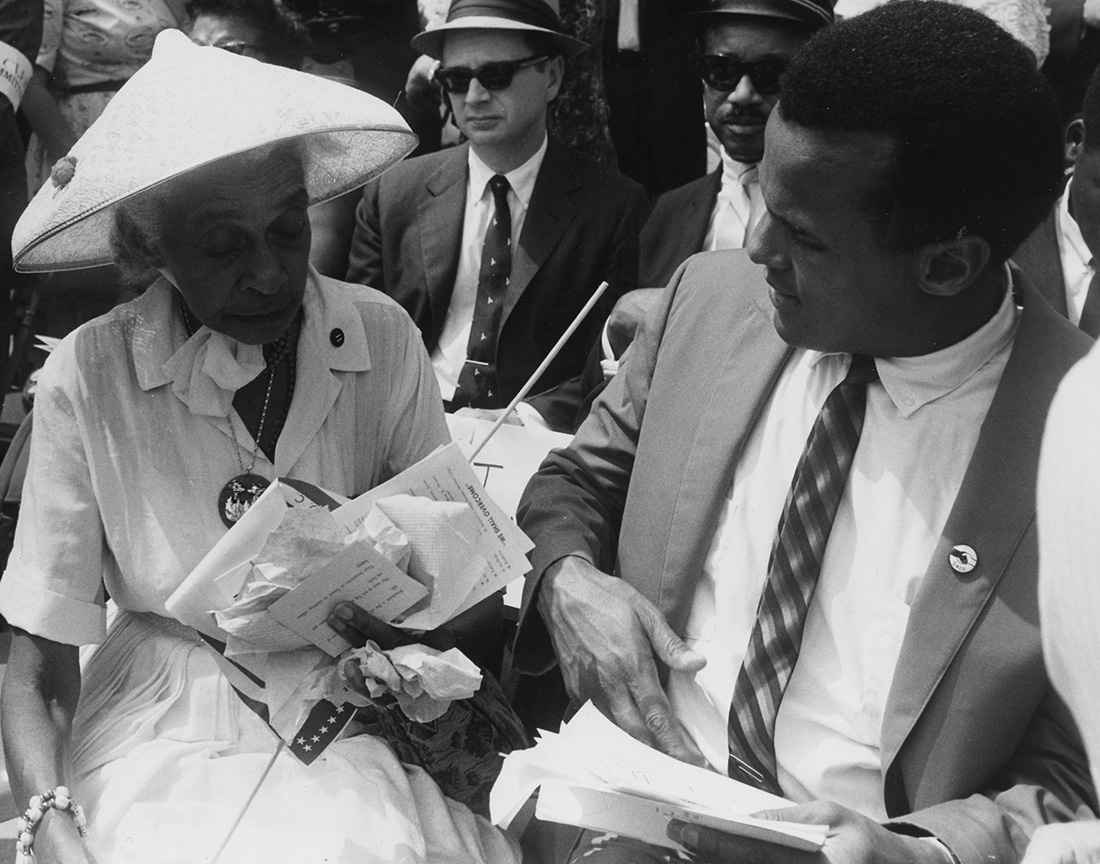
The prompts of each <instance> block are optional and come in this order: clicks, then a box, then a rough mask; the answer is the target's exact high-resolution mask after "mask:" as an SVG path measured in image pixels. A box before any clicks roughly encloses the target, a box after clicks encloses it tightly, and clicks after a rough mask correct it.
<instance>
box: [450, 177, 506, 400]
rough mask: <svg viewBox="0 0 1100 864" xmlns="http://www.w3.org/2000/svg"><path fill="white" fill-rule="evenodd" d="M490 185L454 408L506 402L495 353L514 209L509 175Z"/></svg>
mask: <svg viewBox="0 0 1100 864" xmlns="http://www.w3.org/2000/svg"><path fill="white" fill-rule="evenodd" d="M489 188H490V189H491V190H492V192H493V203H494V205H495V207H494V210H493V216H492V218H491V219H490V220H489V226H488V228H486V230H485V245H484V246H483V247H482V249H481V269H480V271H479V272H478V277H477V299H476V300H475V301H474V317H473V321H472V323H471V324H470V341H469V342H468V343H467V344H466V364H465V365H464V366H463V367H462V372H461V373H460V374H459V376H458V389H457V390H455V395H454V399H452V400H451V405H452V406H453V407H455V408H462V407H464V406H466V405H469V406H471V407H474V408H501V407H503V406H504V401H503V400H502V398H501V393H500V385H499V383H498V382H497V368H496V354H497V336H498V335H499V334H500V316H501V310H502V309H503V308H504V292H505V291H507V290H508V279H509V277H510V276H511V274H512V239H511V237H512V213H511V211H510V210H509V209H508V179H507V178H506V177H504V176H503V175H502V174H497V175H495V176H494V177H493V178H492V179H491V180H490V181H489Z"/></svg>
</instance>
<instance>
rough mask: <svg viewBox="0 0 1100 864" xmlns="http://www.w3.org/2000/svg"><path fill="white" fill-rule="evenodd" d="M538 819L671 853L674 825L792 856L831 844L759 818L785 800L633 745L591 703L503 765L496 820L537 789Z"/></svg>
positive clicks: (812, 832) (819, 831)
mask: <svg viewBox="0 0 1100 864" xmlns="http://www.w3.org/2000/svg"><path fill="white" fill-rule="evenodd" d="M540 787H541V789H540V792H539V798H538V805H537V807H536V810H535V815H536V816H538V817H539V818H540V819H544V820H547V821H551V822H564V823H566V824H570V825H578V826H580V827H584V828H590V829H593V830H596V831H609V832H613V833H616V834H622V835H625V836H627V837H634V838H637V839H639V840H642V841H644V842H647V843H652V844H655V845H658V846H663V847H665V848H670V849H681V848H683V847H682V846H681V845H680V844H679V843H678V842H677V841H675V840H673V839H671V838H670V837H669V836H668V834H667V833H666V832H667V826H668V825H669V823H670V821H671V820H675V819H678V820H682V821H686V822H689V823H690V824H691V825H692V827H694V826H696V825H706V826H710V827H718V828H722V829H724V830H726V831H732V832H735V833H737V834H739V835H743V836H750V837H756V838H758V839H759V840H761V841H766V842H764V843H762V844H761V845H768V846H770V845H771V844H783V845H785V846H787V847H790V848H789V849H788V851H790V849H797V850H802V852H801V854H802V855H805V853H806V852H807V851H810V852H813V851H817V850H819V849H821V846H822V843H823V842H825V834H826V828H825V826H824V825H820V824H816V825H815V824H788V823H786V822H780V821H773V820H769V819H760V818H756V817H755V816H753V814H756V813H758V812H760V811H762V810H767V811H770V810H775V809H776V808H782V807H785V806H788V805H789V804H790V802H789V801H786V800H785V799H783V798H780V797H778V796H775V795H771V794H769V793H767V792H763V791H761V790H759V789H755V788H753V787H751V786H747V785H745V784H744V783H739V782H737V781H736V780H731V779H730V778H728V777H724V776H722V775H720V774H717V773H715V772H713V771H708V770H705V769H703V768H697V767H695V766H692V765H688V764H686V763H684V762H681V761H679V760H677V759H673V758H671V757H669V756H667V755H665V754H663V753H660V752H658V751H656V750H654V749H653V748H651V747H647V746H646V745H644V744H642V743H641V742H639V741H637V740H635V739H633V738H631V737H630V736H629V735H627V734H626V733H625V732H624V731H622V730H621V729H619V728H617V727H616V726H615V725H614V724H613V723H612V722H611V721H609V720H608V719H607V718H606V717H604V716H603V715H602V714H601V713H600V712H599V711H598V710H597V709H596V708H595V706H594V705H592V704H591V703H588V704H586V705H585V706H584V707H583V708H581V710H580V711H579V712H577V714H576V715H575V716H574V717H573V718H572V719H571V720H570V721H569V722H568V723H566V724H563V725H562V728H561V731H560V732H559V733H557V734H553V733H547V732H543V733H541V737H540V739H539V741H538V743H537V744H536V745H535V746H534V747H533V748H530V749H527V750H519V751H515V752H513V753H511V754H509V755H508V756H507V757H506V758H505V760H504V768H503V770H502V771H501V773H500V777H499V778H498V780H497V782H496V785H495V786H494V787H493V793H492V796H491V798H490V812H491V816H492V819H493V821H494V822H495V823H496V824H498V825H501V826H505V827H506V826H508V825H509V824H511V822H512V820H513V819H514V818H515V817H516V815H517V814H518V813H519V811H520V809H521V808H522V806H523V804H524V802H526V800H527V799H528V798H529V797H530V795H531V793H532V792H533V791H534V790H535V789H536V788H540Z"/></svg>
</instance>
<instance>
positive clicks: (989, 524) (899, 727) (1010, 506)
mask: <svg viewBox="0 0 1100 864" xmlns="http://www.w3.org/2000/svg"><path fill="white" fill-rule="evenodd" d="M1013 275H1014V280H1015V282H1016V284H1017V285H1018V286H1019V287H1020V289H1021V291H1020V293H1021V294H1022V299H1023V304H1024V313H1023V316H1022V319H1021V321H1020V325H1019V329H1018V331H1017V334H1016V339H1015V343H1014V345H1013V348H1012V353H1011V355H1010V356H1009V360H1008V363H1007V364H1006V366H1005V371H1004V374H1003V375H1002V377H1001V381H1000V384H999V385H998V387H997V391H996V393H995V394H994V397H993V401H992V403H991V404H990V407H989V412H988V414H987V415H986V418H985V421H984V422H983V424H982V429H981V433H980V434H979V436H978V442H977V444H976V446H975V449H974V455H973V456H972V457H971V459H970V465H969V466H968V468H967V470H966V475H965V476H964V478H963V484H962V487H961V488H960V490H959V494H958V497H957V498H956V500H955V504H954V506H953V507H952V509H951V514H950V516H949V517H948V520H947V524H946V526H945V527H944V531H943V534H942V535H941V537H940V541H939V543H938V544H937V546H936V550H935V552H934V553H933V555H932V560H931V563H930V564H929V567H928V570H927V572H926V573H925V576H924V580H923V582H922V583H921V587H920V590H919V592H918V593H917V596H916V598H915V600H914V602H913V606H912V609H911V612H910V616H909V626H908V628H907V630H906V633H905V638H904V641H903V642H902V647H901V653H900V656H899V659H898V665H897V669H896V672H895V676H894V682H895V683H894V686H893V688H892V689H891V691H890V696H889V699H888V700H887V705H886V713H885V719H884V722H883V727H882V765H883V774H884V776H885V775H886V774H887V772H888V771H889V769H890V765H891V763H892V762H893V761H894V759H895V757H896V756H897V755H898V751H899V750H900V749H901V747H902V745H903V744H904V742H905V739H906V738H907V736H908V735H909V733H910V732H911V731H912V729H913V727H914V725H915V724H916V722H917V721H918V719H919V717H920V714H921V712H922V711H923V710H924V708H925V706H926V705H927V703H928V701H929V700H930V699H931V697H932V694H933V691H934V690H935V688H936V686H937V684H938V683H939V682H940V680H941V679H942V678H943V676H944V673H945V672H946V671H947V668H948V666H949V665H950V664H951V661H952V660H953V659H954V657H955V655H956V653H957V652H958V651H959V648H960V647H961V646H962V644H963V642H964V641H965V639H966V637H967V635H968V634H969V633H970V631H971V629H972V628H973V626H974V624H975V622H976V620H977V618H978V616H979V615H980V613H981V611H982V609H983V608H984V607H985V605H986V603H987V602H988V601H989V599H990V596H991V595H992V594H993V592H994V590H995V589H996V587H997V583H998V582H999V581H1000V579H1001V576H1002V575H1003V573H1004V571H1005V567H1006V566H1007V564H1008V562H1009V560H1010V559H1011V558H1012V555H1013V553H1014V552H1015V550H1016V547H1017V545H1018V543H1019V542H1020V540H1021V538H1022V537H1023V535H1024V533H1025V531H1027V529H1028V527H1029V526H1030V525H1031V523H1032V521H1033V520H1034V518H1035V483H1036V475H1037V470H1038V459H1037V444H1036V442H1037V441H1039V440H1040V438H1041V436H1042V432H1043V424H1044V422H1045V419H1046V411H1047V408H1048V406H1049V402H1050V399H1051V398H1053V395H1054V391H1055V389H1056V388H1057V385H1058V381H1059V380H1060V379H1061V377H1062V375H1063V374H1064V373H1065V371H1066V369H1067V368H1068V365H1069V364H1070V363H1072V360H1073V358H1072V357H1069V356H1068V354H1069V352H1067V351H1064V350H1063V351H1062V352H1061V353H1060V354H1059V352H1057V351H1054V350H1052V348H1053V347H1054V345H1055V344H1056V343H1058V342H1059V340H1060V339H1061V340H1063V341H1064V339H1063V337H1061V336H1060V335H1059V334H1058V333H1057V332H1052V329H1053V328H1052V327H1051V326H1050V325H1051V322H1052V321H1056V320H1057V319H1054V318H1053V316H1051V314H1050V311H1049V310H1048V309H1046V310H1045V309H1044V308H1043V307H1044V306H1045V305H1046V304H1045V303H1044V302H1043V301H1042V300H1040V297H1039V294H1038V292H1037V291H1036V290H1035V289H1033V288H1031V287H1030V286H1029V285H1027V283H1026V280H1024V279H1023V278H1021V275H1020V273H1019V271H1015V272H1014V274H1013ZM1044 313H1045V314H1044ZM1059 356H1061V358H1062V361H1063V362H1051V361H1052V360H1054V359H1055V358H1058V357H1059ZM956 544H966V545H967V546H970V547H972V548H973V549H974V551H975V552H976V553H977V557H978V563H977V566H976V567H975V568H974V570H972V571H971V572H970V573H965V574H963V573H956V572H955V571H954V570H953V569H952V567H951V565H950V561H949V559H948V554H949V553H950V551H951V549H952V547H953V546H955V545H956ZM945 610H950V614H945ZM891 797H892V796H891V794H890V792H889V791H888V793H887V800H891Z"/></svg>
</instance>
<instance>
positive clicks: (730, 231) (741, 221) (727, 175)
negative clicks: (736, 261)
mask: <svg viewBox="0 0 1100 864" xmlns="http://www.w3.org/2000/svg"><path fill="white" fill-rule="evenodd" d="M762 202H763V198H762V197H761V195H760V180H759V176H758V174H757V166H756V165H755V164H749V163H746V162H737V161H736V160H734V159H732V158H731V157H730V156H729V154H728V153H726V151H725V150H723V151H722V187H721V189H720V190H719V191H718V200H717V201H716V202H715V205H714V211H713V212H712V213H711V214H710V224H709V225H708V226H707V236H706V239H704V240H703V249H702V251H704V252H714V251H717V250H719V249H741V248H742V247H744V246H745V241H746V240H747V239H748V237H749V231H750V230H751V228H752V226H753V225H754V224H755V221H756V217H758V216H759V214H760V212H761V206H762Z"/></svg>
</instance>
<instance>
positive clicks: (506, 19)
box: [412, 0, 588, 60]
mask: <svg viewBox="0 0 1100 864" xmlns="http://www.w3.org/2000/svg"><path fill="white" fill-rule="evenodd" d="M453 30H506V31H511V32H521V33H541V34H542V35H543V37H544V38H545V39H546V40H547V41H548V42H549V43H550V44H551V45H553V46H554V48H555V49H556V50H558V51H560V52H561V53H562V55H563V56H564V57H566V58H569V57H575V56H576V55H578V54H580V53H581V52H582V51H584V50H585V49H586V48H587V47H588V45H587V43H585V42H582V41H581V40H580V39H574V38H573V37H572V36H567V35H566V34H565V33H564V32H562V24H561V16H560V14H559V13H558V0H453V2H452V3H451V6H450V8H449V9H448V10H447V20H446V21H445V22H444V23H442V24H439V25H437V26H435V27H430V28H429V29H427V30H424V31H423V32H420V33H417V34H416V35H415V36H413V38H412V47H413V48H414V49H416V50H417V51H419V52H420V53H421V54H427V55H428V56H429V57H434V58H435V59H436V60H441V59H442V57H443V37H444V36H445V35H446V34H447V33H449V32H451V31H453Z"/></svg>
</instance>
